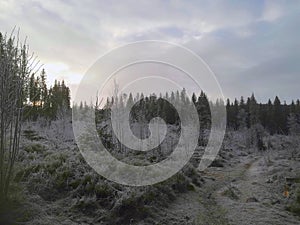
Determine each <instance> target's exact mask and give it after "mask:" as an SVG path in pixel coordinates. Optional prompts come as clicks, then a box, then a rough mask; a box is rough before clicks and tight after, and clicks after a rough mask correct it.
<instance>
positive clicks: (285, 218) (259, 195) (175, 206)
mask: <svg viewBox="0 0 300 225" xmlns="http://www.w3.org/2000/svg"><path fill="white" fill-rule="evenodd" d="M234 165H235V166H225V167H223V168H217V167H210V168H208V169H207V170H206V171H205V172H201V173H199V176H201V177H202V178H204V179H205V183H204V184H203V185H202V186H201V187H200V188H196V189H195V191H190V192H188V193H185V194H182V195H180V196H178V198H177V199H176V201H174V202H173V203H172V204H171V205H170V206H169V207H168V208H167V209H164V210H161V211H160V214H159V215H158V220H157V224H178V225H179V224H180V225H182V224H191V225H192V224H197V225H223V224H224V225H227V224H234V225H235V224H236V225H244V224H245V225H251V224H256V225H257V224H273V225H276V224H278V225H282V224H299V223H300V221H299V218H297V217H295V216H293V215H292V214H290V213H289V212H287V211H286V210H284V209H283V207H282V205H281V204H279V203H280V201H279V200H278V199H280V197H281V196H279V195H281V193H280V192H278V193H276V192H274V191H272V190H271V189H270V188H269V187H268V185H266V179H267V175H266V174H267V168H266V162H265V156H264V155H263V154H256V156H245V157H242V158H239V161H238V162H236V163H235V164H234Z"/></svg>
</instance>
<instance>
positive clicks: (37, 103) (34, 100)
mask: <svg viewBox="0 0 300 225" xmlns="http://www.w3.org/2000/svg"><path fill="white" fill-rule="evenodd" d="M25 92H26V97H25V99H24V101H25V102H26V107H25V112H24V118H25V119H30V120H36V119H37V118H39V117H44V118H47V119H57V118H58V117H61V116H63V115H65V114H66V113H67V112H68V111H69V110H70V89H69V87H67V86H66V84H65V82H64V80H62V81H61V82H60V81H57V80H55V82H54V85H53V86H51V87H50V88H48V87H47V84H46V72H45V70H44V69H43V70H42V71H41V73H40V75H36V74H32V75H31V76H30V79H29V82H28V85H27V86H26V87H25Z"/></svg>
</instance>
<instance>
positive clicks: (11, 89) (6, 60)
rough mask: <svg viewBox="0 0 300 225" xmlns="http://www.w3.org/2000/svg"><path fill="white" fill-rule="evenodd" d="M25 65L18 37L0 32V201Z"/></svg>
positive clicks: (15, 145)
mask: <svg viewBox="0 0 300 225" xmlns="http://www.w3.org/2000/svg"><path fill="white" fill-rule="evenodd" d="M29 65H30V63H29V57H28V50H27V47H26V45H22V44H20V42H19V40H18V37H7V36H3V35H2V34H1V33H0V201H3V200H5V199H6V198H7V196H8V191H9V186H10V182H11V180H12V177H13V168H14V164H15V161H16V159H17V155H18V152H19V140H20V132H21V120H22V113H23V107H24V99H25V94H26V92H25V91H24V90H25V88H24V87H25V86H26V84H27V82H28V79H29V74H30V73H31V72H32V71H31V70H30V66H29ZM0 204H2V203H0Z"/></svg>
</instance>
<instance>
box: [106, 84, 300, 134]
mask: <svg viewBox="0 0 300 225" xmlns="http://www.w3.org/2000/svg"><path fill="white" fill-rule="evenodd" d="M163 98H164V99H166V100H168V101H170V102H171V103H174V102H180V104H182V107H181V108H182V110H184V113H189V109H190V106H191V104H192V103H193V104H194V105H195V106H196V109H197V111H198V115H199V119H200V126H201V127H202V128H209V127H210V123H211V113H210V108H209V105H211V107H212V110H215V109H217V107H218V105H225V104H226V111H227V127H228V128H229V129H234V130H238V129H244V128H251V127H253V126H255V125H257V124H260V125H262V126H263V127H264V128H265V130H266V131H268V132H269V133H270V134H275V133H278V134H289V133H297V134H300V100H299V99H298V100H297V101H296V102H295V101H292V103H291V104H289V105H288V104H286V102H284V103H282V102H281V101H280V99H279V98H278V97H277V96H276V97H275V99H274V101H271V100H269V101H268V103H266V104H263V103H258V102H257V100H256V99H255V96H254V94H252V95H251V96H250V97H248V98H247V99H246V100H245V99H244V97H241V99H240V100H239V101H238V100H237V99H235V100H234V101H233V102H231V101H230V100H229V99H228V100H227V103H224V102H223V101H222V100H217V101H216V102H215V103H212V102H211V101H209V99H208V98H207V95H206V94H205V93H204V92H203V91H202V92H201V93H200V95H199V96H197V95H196V94H195V93H193V95H192V97H191V99H189V98H188V97H187V95H186V90H185V89H183V90H182V91H181V92H179V91H176V92H175V93H174V92H171V94H169V93H166V94H165V95H164V96H163ZM138 99H140V100H139V101H138ZM137 102H138V103H137ZM135 103H137V104H135ZM112 105H118V107H119V108H120V109H122V107H129V108H131V107H132V106H133V105H134V107H133V110H132V111H131V116H132V118H133V119H136V120H140V119H144V120H146V121H149V120H150V119H151V118H153V117H156V116H161V117H162V118H164V119H165V120H166V121H167V122H168V123H171V124H172V123H178V120H179V117H178V114H177V113H176V110H175V109H174V108H172V107H170V105H169V104H168V103H167V101H164V100H163V99H162V95H161V94H160V95H159V96H156V95H155V94H152V95H150V96H146V97H145V96H144V95H143V94H137V95H136V97H133V95H132V94H131V93H130V94H129V95H127V94H123V95H121V96H119V97H118V98H108V99H107V101H106V105H105V107H104V109H109V108H110V107H112ZM141 117H142V118H141Z"/></svg>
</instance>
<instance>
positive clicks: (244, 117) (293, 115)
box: [226, 94, 300, 134]
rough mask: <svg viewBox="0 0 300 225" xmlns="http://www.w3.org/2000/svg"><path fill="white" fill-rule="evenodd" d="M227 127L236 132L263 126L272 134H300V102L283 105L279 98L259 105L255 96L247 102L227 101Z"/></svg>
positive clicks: (242, 99) (242, 100)
mask: <svg viewBox="0 0 300 225" xmlns="http://www.w3.org/2000/svg"><path fill="white" fill-rule="evenodd" d="M226 108H227V125H228V126H229V127H231V128H233V129H235V130H237V129H239V128H243V127H247V128H250V127H252V126H253V125H255V124H261V125H262V126H263V127H264V128H265V129H266V130H267V131H268V132H270V133H271V134H274V133H279V134H289V133H297V134H299V133H300V125H299V124H300V100H299V99H298V100H297V101H296V102H295V101H292V102H291V104H289V105H288V104H287V103H286V102H284V103H282V102H281V101H280V99H279V97H278V96H276V97H275V99H274V101H271V99H269V100H268V102H267V103H266V104H263V103H258V102H257V101H256V99H255V96H254V94H252V95H251V97H248V98H247V100H246V101H245V100H244V98H243V97H241V99H240V101H238V100H237V99H235V100H234V101H233V102H230V101H229V99H228V100H227V104H226Z"/></svg>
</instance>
